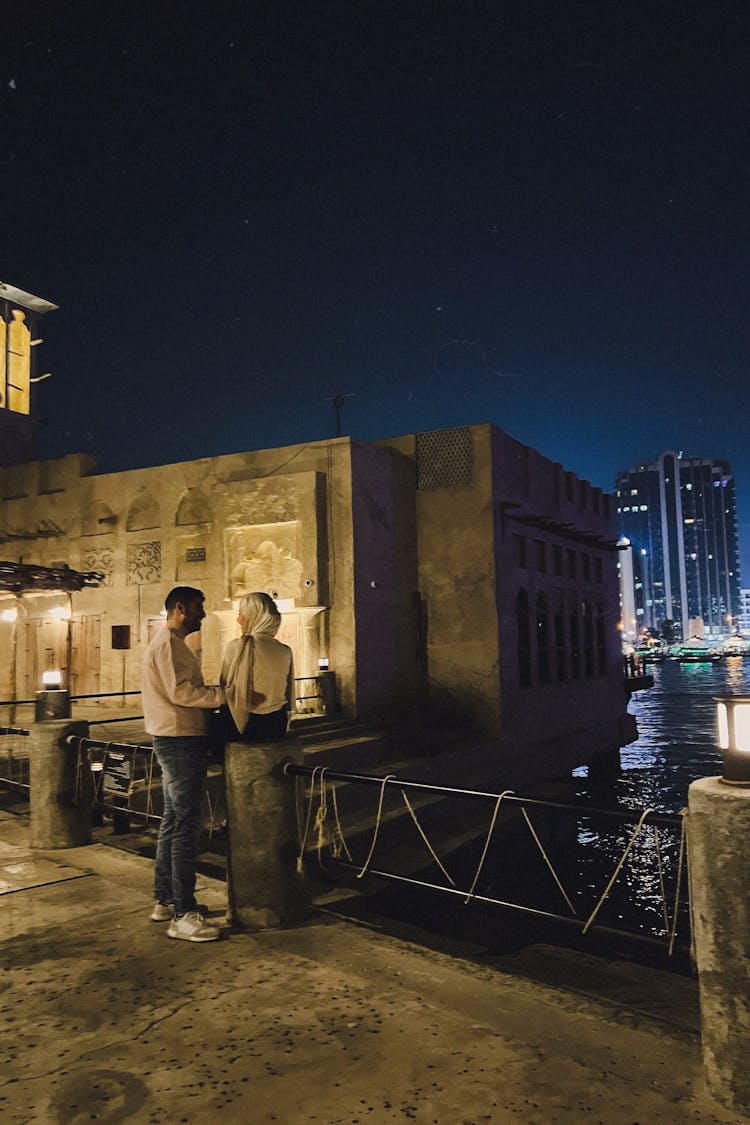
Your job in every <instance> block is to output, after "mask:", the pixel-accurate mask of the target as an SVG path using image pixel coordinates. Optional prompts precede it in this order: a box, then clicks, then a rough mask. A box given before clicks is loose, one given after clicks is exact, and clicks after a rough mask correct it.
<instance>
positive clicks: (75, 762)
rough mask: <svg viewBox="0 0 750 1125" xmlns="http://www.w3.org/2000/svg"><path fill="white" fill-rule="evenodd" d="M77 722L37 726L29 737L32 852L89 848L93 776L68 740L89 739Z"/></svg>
mask: <svg viewBox="0 0 750 1125" xmlns="http://www.w3.org/2000/svg"><path fill="white" fill-rule="evenodd" d="M88 733H89V725H88V723H87V722H84V721H82V720H80V719H77V720H71V719H51V720H49V721H48V722H37V723H34V725H33V726H32V727H31V730H30V734H29V787H30V812H31V846H32V848H77V847H80V846H81V845H83V844H90V843H91V798H92V790H91V771H90V769H89V766H88V762H87V761H86V759H85V758H83V759H82V762H81V765H80V767H79V756H80V751H79V746H78V743H75V744H74V745H73V746H68V744H67V742H66V739H67V737H68V735H71V734H74V735H79V736H81V737H83V738H86V737H88Z"/></svg>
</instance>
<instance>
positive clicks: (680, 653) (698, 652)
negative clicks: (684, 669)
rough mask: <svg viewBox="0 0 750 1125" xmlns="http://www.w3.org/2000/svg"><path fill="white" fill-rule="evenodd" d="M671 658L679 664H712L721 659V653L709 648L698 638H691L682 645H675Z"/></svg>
mask: <svg viewBox="0 0 750 1125" xmlns="http://www.w3.org/2000/svg"><path fill="white" fill-rule="evenodd" d="M672 656H673V658H674V659H675V660H679V662H680V664H713V663H714V662H715V661H716V660H720V659H721V653H719V652H717V650H716V649H715V648H709V646H708V645H707V644H706V642H705V641H703V640H701V638H700V637H691V638H690V640H689V641H685V643H684V644H683V645H675V646H674V648H673V649H672Z"/></svg>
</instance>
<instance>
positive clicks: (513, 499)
mask: <svg viewBox="0 0 750 1125" xmlns="http://www.w3.org/2000/svg"><path fill="white" fill-rule="evenodd" d="M493 464H494V470H493V471H494V486H493V490H494V502H495V511H496V516H497V521H496V533H495V555H496V557H497V560H498V596H497V600H498V609H499V617H498V625H499V634H500V652H501V681H502V685H503V690H502V694H503V700H504V724H503V737H504V739H505V740H506V741H507V743H508V745H509V748H510V747H513V748H515V752H518V753H521V754H523V753H527V752H528V751H529V749H531V748H533V750H534V757H535V760H537V761H538V762H539V767H540V769H544V770H545V771H546V772H551V771H554V769H555V767H556V766H557V767H559V769H560V772H561V773H564V772H566V771H567V770H569V769H570V768H571V767H573V766H576V765H581V764H583V763H586V762H589V761H591V760H592V758H593V757H595V756H597V755H601V754H606V753H609V752H611V751H612V750H616V749H617V748H618V747H619V746H620V745H621V734H622V730H623V718H624V716H625V712H626V701H625V695H624V692H623V683H622V656H621V653H620V641H619V633H618V630H617V623H618V617H619V613H618V593H617V552H616V551H615V550H613V549H612V548H613V547H614V544H615V539H616V534H615V521H614V512H613V509H612V506H611V503H610V498H609V497H607V496H605V495H604V494H602V493H601V491H600V490H599V489H595V488H592V487H591V486H590V485H589V484H588V482H586V481H582V480H581V479H580V478H579V477H577V476H576V475H575V474H574V473H570V472H566V471H565V470H564V469H563V467H562V466H561V465H559V464H557V463H555V462H552V461H550V460H548V459H547V458H545V457H543V456H542V455H541V454H540V453H538V452H537V451H536V450H533V449H531V448H530V447H528V446H524V445H522V444H521V443H519V442H517V441H515V440H514V439H513V438H510V437H509V436H508V435H507V434H505V433H503V432H502V431H501V430H499V429H497V428H493ZM521 539H523V540H524V541H525V542H524V546H523V553H524V555H525V558H523V559H522V557H521V556H520V550H521V547H520V540H521ZM540 545H541V546H540ZM556 551H559V552H560V554H559V556H558V558H559V562H558V560H557V559H556V554H555V552H556ZM571 558H572V559H573V563H572V564H571ZM586 558H587V559H588V562H587V563H586V565H585V566H584V561H585V559H586ZM571 565H572V566H573V567H574V571H575V573H574V574H572V573H571ZM558 569H559V570H560V573H557V571H558ZM522 589H523V590H525V591H526V593H527V595H528V601H529V607H530V615H531V634H532V635H531V642H530V649H529V659H530V663H531V682H530V683H527V684H524V683H523V682H522V680H521V677H520V660H519V627H518V626H519V622H518V615H517V603H516V599H517V596H518V592H519V590H522ZM539 594H542V595H543V596H544V597H545V598H546V600H547V606H548V614H549V616H548V622H549V629H550V664H551V674H550V676H549V679H548V680H547V682H543V680H542V678H541V677H540V673H539V660H538V641H539V637H538V635H536V636H535V633H536V634H538V626H537V614H536V605H537V597H538V595H539ZM584 603H585V605H586V606H587V610H590V609H591V608H592V607H593V608H594V610H595V611H596V612H598V611H599V610H601V611H602V613H603V627H604V644H605V648H606V656H605V659H604V660H603V661H602V659H601V653H600V651H599V646H598V645H597V651H596V653H595V665H596V667H595V672H594V674H587V673H586V671H585V669H584V670H583V671H582V672H581V674H580V675H579V676H575V675H574V674H573V669H572V666H571V659H570V651H569V650H570V644H571V636H570V628H571V624H570V623H571V618H572V617H573V616H577V617H578V619H579V621H580V623H581V630H583V625H584V622H583V616H582V614H583V608H582V607H583V605H584ZM558 649H560V650H561V651H560V652H559V653H558ZM558 656H559V660H560V664H558ZM602 664H603V665H604V667H603V668H602V667H600V665H602ZM511 752H514V750H511Z"/></svg>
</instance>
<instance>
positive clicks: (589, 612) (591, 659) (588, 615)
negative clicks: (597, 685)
mask: <svg viewBox="0 0 750 1125" xmlns="http://www.w3.org/2000/svg"><path fill="white" fill-rule="evenodd" d="M581 609H582V611H583V657H584V669H585V675H587V676H593V675H594V673H595V671H596V668H595V661H596V647H595V637H594V627H595V623H594V614H593V609H592V605H591V602H586V601H585V602H582V603H581Z"/></svg>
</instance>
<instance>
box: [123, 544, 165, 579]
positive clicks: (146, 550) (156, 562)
mask: <svg viewBox="0 0 750 1125" xmlns="http://www.w3.org/2000/svg"><path fill="white" fill-rule="evenodd" d="M160 581H161V543H160V542H158V541H155V542H151V543H129V544H128V566H127V584H128V586H147V585H149V584H151V583H153V582H160Z"/></svg>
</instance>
